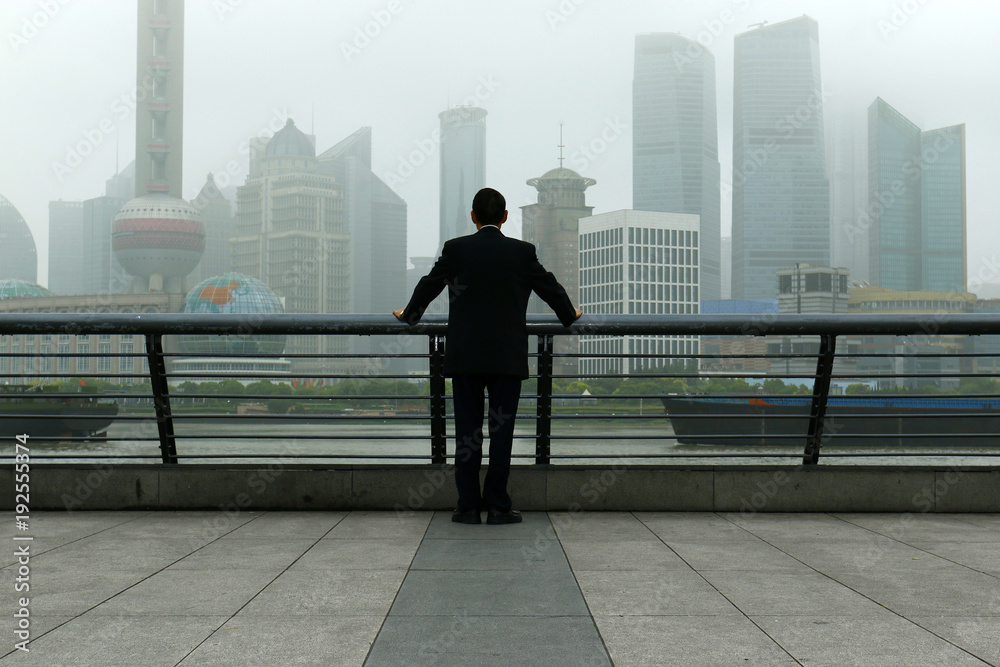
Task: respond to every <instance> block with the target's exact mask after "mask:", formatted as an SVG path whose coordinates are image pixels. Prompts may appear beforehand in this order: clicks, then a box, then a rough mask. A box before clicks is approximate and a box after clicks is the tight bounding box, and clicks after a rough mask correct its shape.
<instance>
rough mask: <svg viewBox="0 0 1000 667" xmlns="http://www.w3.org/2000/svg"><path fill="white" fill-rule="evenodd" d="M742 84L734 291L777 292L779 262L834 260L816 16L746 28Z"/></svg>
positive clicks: (743, 295)
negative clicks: (831, 254)
mask: <svg viewBox="0 0 1000 667" xmlns="http://www.w3.org/2000/svg"><path fill="white" fill-rule="evenodd" d="M733 94H734V100H733V102H734V107H733V298H734V299H773V298H774V296H775V294H776V293H777V278H776V273H777V271H778V270H779V269H782V268H786V267H788V266H793V265H795V264H796V263H807V264H813V265H819V266H826V265H828V264H829V263H830V183H829V180H828V177H827V171H826V146H825V138H824V129H823V93H822V84H821V78H820V67H819V27H818V26H817V24H816V21H814V20H813V19H811V18H809V17H808V16H802V17H799V18H796V19H792V20H790V21H784V22H782V23H776V24H774V25H765V26H762V27H760V28H756V29H754V30H750V31H748V32H745V33H742V34H740V35H737V36H736V70H735V81H734V90H733Z"/></svg>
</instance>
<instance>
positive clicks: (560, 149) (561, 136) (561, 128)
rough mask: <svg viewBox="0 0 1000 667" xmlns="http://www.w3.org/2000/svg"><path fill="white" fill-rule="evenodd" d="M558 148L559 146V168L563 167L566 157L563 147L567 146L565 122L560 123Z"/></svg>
mask: <svg viewBox="0 0 1000 667" xmlns="http://www.w3.org/2000/svg"><path fill="white" fill-rule="evenodd" d="M558 148H559V168H560V169H562V166H563V160H564V159H565V158H563V149H564V148H566V145H565V144H564V143H563V124H562V123H559V146H558Z"/></svg>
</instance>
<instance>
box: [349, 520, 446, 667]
mask: <svg viewBox="0 0 1000 667" xmlns="http://www.w3.org/2000/svg"><path fill="white" fill-rule="evenodd" d="M436 514H437V511H431V518H430V520H428V521H427V527H426V528H424V534H423V536H421V538H420V543H419V544H417V548H416V549H414V550H413V555H412V556H411V557H410V564H409V565H407V566H406V574H405V575H403V578H402V579H400V581H399V587H398V588H397V589H396V594H395V595H393V596H392V602H390V603H389V608H388V609H386V610H385V616H383V617H382V622H381V623H380V624H379V626H378V632H376V633H375V637H374V638H373V639H372V643H371V644H369V645H368V651H367V652H366V653H365V659H364V660H363V661H362V662H361V665H362V667H363V666H364V665H366V664H368V660H369V658H371V655H372V651H373V650H374V649H375V643H376V642H378V638H379V635H381V634H382V629H383V628H385V623H386V621H388V620H389V612H391V611H392V606H393V605H394V604H396V598H398V597H399V591H401V590H403V586H404V585H405V584H406V579H407V577H409V576H410V572H412V571H413V561H414V560H416V558H417V552H418V551H420V547H421V546H423V544H424V540H426V539H427V533H428V532H429V531H430V529H431V523H433V522H434V516H435V515H436Z"/></svg>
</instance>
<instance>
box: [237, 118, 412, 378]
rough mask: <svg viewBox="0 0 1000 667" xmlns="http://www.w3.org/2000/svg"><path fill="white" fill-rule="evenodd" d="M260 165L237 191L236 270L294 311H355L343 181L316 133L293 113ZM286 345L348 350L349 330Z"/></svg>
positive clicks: (301, 365)
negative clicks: (326, 166) (329, 168)
mask: <svg viewBox="0 0 1000 667" xmlns="http://www.w3.org/2000/svg"><path fill="white" fill-rule="evenodd" d="M260 164H261V170H260V174H259V175H257V176H253V175H251V176H250V177H249V178H248V179H247V182H246V184H245V185H243V186H241V187H240V188H239V190H238V192H237V208H236V236H235V237H234V238H233V239H232V266H233V270H234V271H236V272H238V273H243V274H246V275H248V276H250V277H252V278H257V279H258V280H260V281H262V282H263V283H264V284H266V285H267V286H268V287H269V288H271V289H272V290H274V292H275V293H276V294H277V295H278V297H280V298H281V299H282V301H283V304H284V308H285V312H286V313H348V312H351V310H350V309H351V287H350V282H351V276H350V258H351V247H350V235H349V232H348V229H347V226H346V223H345V222H344V210H343V193H342V189H341V186H340V184H339V183H337V180H336V179H335V178H334V177H333V176H332V175H330V174H328V173H324V172H322V171H320V170H319V169H318V167H317V164H316V150H315V148H314V147H313V143H312V140H311V139H310V138H309V137H308V136H306V135H305V134H303V133H302V132H301V131H300V130H299V129H298V128H297V127H295V123H294V122H292V120H291V119H289V120H288V123H287V124H286V125H285V127H284V128H283V129H282V130H280V131H279V132H278V133H277V134H275V135H274V137H272V138H271V141H270V142H268V144H267V150H266V152H265V154H264V157H263V158H262V159H261V161H260ZM396 307H397V308H398V307H399V306H396ZM286 349H287V351H288V352H290V353H293V354H303V353H304V354H329V353H346V352H347V351H348V348H347V339H346V338H344V337H341V336H290V337H289V338H288V346H287V348H286ZM316 361H317V360H315V359H309V360H298V361H296V362H294V368H295V370H302V371H305V370H307V369H309V368H310V366H311V367H312V368H313V369H314V370H315V368H316V367H315V362H316ZM331 363H332V362H331Z"/></svg>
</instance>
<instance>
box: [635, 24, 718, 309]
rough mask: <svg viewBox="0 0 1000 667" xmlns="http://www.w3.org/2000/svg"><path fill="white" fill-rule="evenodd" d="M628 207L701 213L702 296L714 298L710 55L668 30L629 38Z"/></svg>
mask: <svg viewBox="0 0 1000 667" xmlns="http://www.w3.org/2000/svg"><path fill="white" fill-rule="evenodd" d="M632 208H634V209H636V210H641V211H662V212H669V213H689V214H694V215H697V216H699V217H700V219H701V276H700V277H701V294H702V298H703V299H711V300H714V299H718V298H720V294H721V292H720V290H721V287H720V279H721V269H720V239H721V228H720V204H719V149H718V126H717V120H716V108H715V57H714V56H713V55H712V54H711V53H709V52H708V50H707V49H705V48H704V47H702V46H701V45H700V44H698V43H697V42H694V41H692V40H690V39H687V38H686V37H682V36H681V35H678V34H674V33H649V34H642V35H636V38H635V76H634V79H633V81H632Z"/></svg>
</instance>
